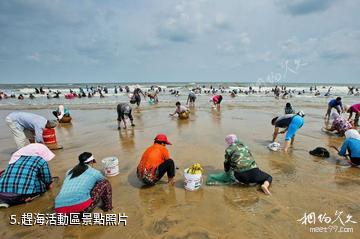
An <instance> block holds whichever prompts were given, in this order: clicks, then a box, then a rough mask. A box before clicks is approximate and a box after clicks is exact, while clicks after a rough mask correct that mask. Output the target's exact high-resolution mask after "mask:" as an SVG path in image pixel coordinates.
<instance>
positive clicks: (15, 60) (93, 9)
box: [0, 0, 360, 83]
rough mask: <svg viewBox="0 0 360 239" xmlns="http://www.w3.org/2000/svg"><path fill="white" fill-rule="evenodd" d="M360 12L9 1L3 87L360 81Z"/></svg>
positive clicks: (354, 0) (234, 1)
mask: <svg viewBox="0 0 360 239" xmlns="http://www.w3.org/2000/svg"><path fill="white" fill-rule="evenodd" d="M359 13H360V1H359V0H253V1H250V0H184V1H175V0H174V1H173V0H156V1H155V0H154V1H150V0H143V1H137V0H112V1H110V0H101V1H100V0H99V1H80V0H76V1H75V0H68V1H61V0H48V1H44V0H11V1H8V0H1V1H0V83H45V82H46V83H59V82H60V83H62V82H64V83H65V82H66V83H67V82H84V83H88V82H179V81H181V82H183V81H186V82H200V81H202V82H211V81H212V82H215V81H216V82H219V81H221V82H223V81H225V82H230V81H231V82H255V81H258V80H259V79H260V80H263V81H267V80H271V79H274V78H275V79H276V80H277V81H280V82H284V83H295V82H319V83H320V82H337V83H340V82H345V83H360V16H359V15H360V14H359ZM274 76H275V77H274Z"/></svg>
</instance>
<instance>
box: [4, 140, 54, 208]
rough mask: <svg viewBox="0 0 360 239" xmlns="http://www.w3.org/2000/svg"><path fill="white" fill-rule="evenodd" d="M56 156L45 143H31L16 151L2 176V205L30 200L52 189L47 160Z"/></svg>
mask: <svg viewBox="0 0 360 239" xmlns="http://www.w3.org/2000/svg"><path fill="white" fill-rule="evenodd" d="M54 157H55V155H54V154H53V153H52V152H51V151H50V150H49V149H48V148H47V147H46V146H45V145H43V144H29V145H27V146H25V147H23V148H21V149H20V150H18V151H17V152H15V153H14V154H13V156H12V158H11V160H10V163H9V165H8V166H7V167H6V169H5V171H4V172H3V173H2V174H1V176H0V204H1V206H6V207H8V206H11V205H16V204H21V203H26V202H30V201H32V200H33V199H34V198H36V197H38V196H40V195H41V194H43V193H45V192H46V191H47V190H49V189H51V185H52V177H51V173H50V169H49V165H48V163H47V161H50V160H51V159H53V158H54Z"/></svg>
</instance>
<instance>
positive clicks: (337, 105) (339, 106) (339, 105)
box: [325, 97, 344, 119]
mask: <svg viewBox="0 0 360 239" xmlns="http://www.w3.org/2000/svg"><path fill="white" fill-rule="evenodd" d="M332 108H335V109H336V111H337V112H338V114H341V112H344V108H343V106H342V102H341V97H337V98H336V99H332V100H330V101H329V103H328V109H327V111H326V114H325V119H329V118H330V114H331V110H332Z"/></svg>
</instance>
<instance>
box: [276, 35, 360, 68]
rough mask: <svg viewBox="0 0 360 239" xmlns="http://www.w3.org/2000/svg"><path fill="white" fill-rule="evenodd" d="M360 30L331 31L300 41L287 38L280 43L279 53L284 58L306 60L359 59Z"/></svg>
mask: <svg viewBox="0 0 360 239" xmlns="http://www.w3.org/2000/svg"><path fill="white" fill-rule="evenodd" d="M359 43H360V31H359V30H353V29H344V30H339V31H334V32H331V33H329V34H327V35H325V36H323V37H321V38H309V39H307V40H303V41H300V40H299V39H298V38H296V37H292V38H289V39H287V40H285V41H284V42H282V43H281V44H280V49H281V55H282V56H283V57H285V58H303V59H304V58H305V59H307V60H321V59H323V60H331V61H334V60H345V59H354V58H358V59H360V44H359Z"/></svg>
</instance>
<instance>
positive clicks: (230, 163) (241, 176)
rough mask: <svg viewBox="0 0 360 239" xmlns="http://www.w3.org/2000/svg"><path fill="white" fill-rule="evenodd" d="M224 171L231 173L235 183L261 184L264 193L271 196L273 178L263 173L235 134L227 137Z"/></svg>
mask: <svg viewBox="0 0 360 239" xmlns="http://www.w3.org/2000/svg"><path fill="white" fill-rule="evenodd" d="M225 142H226V145H227V148H226V149H225V161H224V170H225V172H230V175H231V178H232V179H233V180H234V181H237V182H240V183H244V184H253V183H256V184H260V185H261V189H262V191H263V192H264V193H265V194H267V195H271V193H270V191H269V187H270V184H271V182H272V177H271V176H270V175H269V174H267V173H265V172H263V171H261V170H260V169H259V168H258V166H257V164H256V162H255V160H254V157H253V155H252V154H251V152H250V150H249V149H248V147H247V146H246V145H244V144H243V143H242V142H240V141H239V140H238V138H237V137H236V135H235V134H230V135H228V136H226V138H225Z"/></svg>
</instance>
